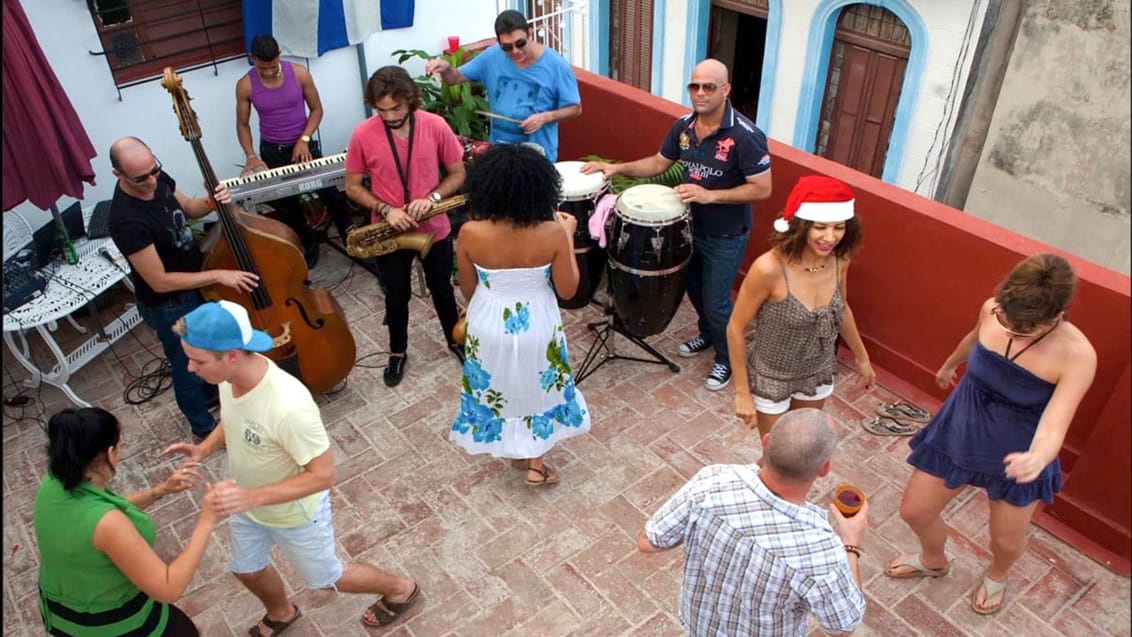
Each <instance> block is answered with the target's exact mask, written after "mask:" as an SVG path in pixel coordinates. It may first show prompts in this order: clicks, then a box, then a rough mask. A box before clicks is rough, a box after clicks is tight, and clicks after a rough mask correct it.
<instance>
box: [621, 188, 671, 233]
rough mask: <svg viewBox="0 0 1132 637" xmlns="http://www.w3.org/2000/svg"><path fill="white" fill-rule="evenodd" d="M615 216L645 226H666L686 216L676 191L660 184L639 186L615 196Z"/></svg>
mask: <svg viewBox="0 0 1132 637" xmlns="http://www.w3.org/2000/svg"><path fill="white" fill-rule="evenodd" d="M615 207H616V209H617V214H618V215H620V216H621V217H623V218H625V219H626V220H628V221H632V222H633V223H638V224H641V225H646V226H655V225H667V224H670V223H672V222H673V221H676V220H678V219H683V218H685V217H687V216H688V209H687V207H685V206H684V202H682V201H680V198H679V197H677V196H676V191H675V190H673V189H671V188H669V187H668V186H662V185H660V184H640V185H637V186H632V187H630V188H626V189H625V190H624V191H623V192H622V193H621V194H620V195H618V196H617V204H616V206H615Z"/></svg>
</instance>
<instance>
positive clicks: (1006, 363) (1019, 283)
mask: <svg viewBox="0 0 1132 637" xmlns="http://www.w3.org/2000/svg"><path fill="white" fill-rule="evenodd" d="M1076 281H1077V279H1076V276H1075V275H1074V274H1073V270H1072V269H1071V268H1070V267H1069V263H1068V262H1067V261H1066V260H1065V259H1063V258H1061V257H1058V256H1054V255H1050V254H1039V255H1035V256H1032V257H1029V258H1027V259H1025V260H1024V261H1022V262H1021V263H1019V264H1018V265H1017V266H1015V267H1014V269H1013V270H1012V271H1011V272H1010V274H1009V275H1008V276H1007V277H1006V279H1005V280H1004V281H1003V282H1002V283H1001V284H999V287H998V289H997V290H996V291H995V293H994V297H992V298H990V299H987V301H986V302H985V303H983V306H982V308H981V309H980V311H979V319H978V322H977V323H976V324H975V328H974V329H973V330H971V332H970V333H968V334H967V335H966V336H964V337H963V340H961V341H960V342H959V345H958V346H957V347H956V348H955V351H954V352H952V353H951V356H949V357H948V358H947V360H946V361H945V362H944V364H943V367H941V368H940V369H939V371H938V372H937V373H936V382H937V383H938V384H939V386H940V388H942V389H946V388H947V387H949V386H950V385H951V383H952V381H953V380H954V378H955V370H956V368H957V367H958V366H959V364H960V363H962V362H963V361H966V362H967V372H966V374H964V376H963V378H962V379H961V380H960V381H959V384H958V385H956V387H955V390H954V391H953V392H951V395H950V396H948V397H947V401H946V402H944V404H943V407H942V408H940V410H939V413H938V414H936V416H935V417H934V418H933V419H932V421H931V422H930V423H928V425H927V426H926V427H924V429H923V430H921V431H920V432H919V433H918V434H916V436H914V437H913V438H912V439H911V440H910V441H909V446H910V447H912V454H911V455H910V456H908V463H909V464H911V465H912V466H913V467H915V470H914V471H913V472H912V476H911V478H909V479H908V485H907V486H906V487H905V489H904V499H903V502H901V504H900V517H901V518H903V519H904V521H905V522H907V523H908V526H910V527H911V528H912V531H913V532H915V533H916V536H917V537H918V538H919V540H920V549H921V551H920V554H919V555H901V556H899V557H897V558H896V559H895V560H893V561H892V562H891V563H889V565H888V567H887V568H886V569H885V574H886V575H888V576H889V577H894V578H913V577H940V576H943V575H946V574H947V572H948V570H949V568H950V566H949V563H948V561H947V557H946V555H945V554H944V545H945V543H946V541H947V525H946V524H945V523H944V521H943V518H942V517H941V516H940V512H941V511H943V508H944V507H945V506H946V505H947V503H948V502H950V501H951V499H952V498H954V497H955V496H956V495H959V493H960V492H961V491H962V490H963V489H964V488H965V487H966V486H967V485H970V486H974V487H979V488H982V489H985V490H986V492H987V498H988V500H989V501H990V552H991V557H992V559H991V563H990V565H989V567H988V568H987V571H986V574H985V575H984V577H983V578H982V581H981V582H979V583H978V585H977V586H976V587H975V590H974V592H973V593H972V596H971V608H972V609H973V610H974V611H975V612H976V613H979V614H982V615H989V614H991V613H995V612H998V610H999V609H1000V608H1002V603H1003V601H1004V600H1005V594H1006V575H1007V571H1008V570H1009V569H1010V567H1011V566H1012V565H1013V564H1014V562H1015V561H1016V560H1017V559H1018V558H1019V557H1020V556H1021V555H1022V552H1023V551H1024V550H1025V548H1026V531H1027V528H1028V526H1029V524H1030V518H1031V517H1033V514H1034V509H1035V507H1036V506H1037V503H1038V501H1039V500H1041V501H1042V502H1045V503H1046V504H1051V503H1053V496H1054V494H1055V493H1057V492H1059V491H1060V490H1061V464H1060V463H1059V462H1058V459H1057V454H1058V452H1059V451H1060V450H1061V445H1062V442H1063V441H1064V440H1065V432H1066V431H1067V430H1068V429H1069V423H1070V422H1071V421H1072V420H1073V415H1074V413H1075V412H1076V411H1077V406H1078V405H1079V404H1080V402H1081V399H1082V397H1084V395H1085V392H1086V391H1087V390H1088V389H1089V385H1090V384H1092V382H1093V375H1094V373H1095V372H1096V367H1097V355H1096V352H1095V351H1094V349H1093V346H1092V345H1091V344H1090V343H1089V341H1088V339H1087V338H1085V335H1084V334H1083V333H1081V330H1079V329H1077V327H1076V326H1074V325H1073V324H1072V323H1070V322H1069V321H1068V320H1067V319H1066V317H1065V312H1066V310H1067V309H1068V307H1069V304H1070V302H1071V301H1072V299H1073V291H1074V287H1075V285H1076Z"/></svg>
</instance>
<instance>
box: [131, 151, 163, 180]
mask: <svg viewBox="0 0 1132 637" xmlns="http://www.w3.org/2000/svg"><path fill="white" fill-rule="evenodd" d="M153 161H154V162H156V165H155V166H154V167H153V170H151V171H149V172H147V173H146V174H144V175H139V176H137V177H131V176H129V175H126V179H129V180H130V181H132V182H134V183H135V184H144V183H145V180H147V179H149V178H150V177H156V176H158V175H159V174H161V160H160V159H158V158H156V157H154V158H153Z"/></svg>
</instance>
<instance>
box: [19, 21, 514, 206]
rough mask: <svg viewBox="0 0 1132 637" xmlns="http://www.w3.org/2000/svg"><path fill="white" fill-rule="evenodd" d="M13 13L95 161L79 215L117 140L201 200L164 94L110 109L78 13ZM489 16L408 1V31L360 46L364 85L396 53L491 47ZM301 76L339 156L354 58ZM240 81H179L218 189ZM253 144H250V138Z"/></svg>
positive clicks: (101, 68)
mask: <svg viewBox="0 0 1132 637" xmlns="http://www.w3.org/2000/svg"><path fill="white" fill-rule="evenodd" d="M21 5H22V6H23V8H24V11H25V12H26V13H27V16H28V20H29V21H30V22H31V26H32V28H33V29H34V31H35V34H36V37H37V38H38V39H39V43H40V46H41V47H42V48H43V52H44V54H45V55H46V56H47V60H48V62H49V63H50V64H51V66H52V68H53V69H54V70H55V74H56V75H57V76H58V78H59V81H60V83H61V84H62V85H63V88H64V90H65V91H66V92H67V96H68V97H69V98H70V100H71V103H72V105H74V107H75V111H76V112H77V113H78V115H79V119H80V120H81V121H82V123H83V126H84V127H85V128H86V132H87V135H88V136H89V137H90V140H91V142H92V143H93V144H94V147H95V149H96V150H97V151H98V156H97V157H95V158H94V160H93V161H92V164H93V166H94V169H95V172H96V174H97V177H96V183H97V185H96V186H89V185H88V186H87V187H86V190H85V192H84V196H83V201H84V205H94V203H96V202H98V201H100V200H102V199H107V198H109V197H110V196H111V194H112V193H113V189H114V184H115V179H114V176H113V174H112V173H111V168H110V161H109V159H108V158H107V151H108V150H109V148H110V145H111V144H112V143H113V142H114V140H116V139H118V138H119V137H122V136H124V135H134V136H136V137H139V138H141V139H142V140H144V141H145V142H146V143H147V144H149V145H150V147H151V148H153V151H154V153H155V154H156V155H157V157H158V158H159V159H160V160H161V162H162V164H164V166H165V170H166V171H168V172H169V174H170V175H172V176H173V178H174V179H177V180H178V187H180V188H181V189H182V190H184V191H185V192H186V193H188V194H190V195H200V194H202V191H203V179H202V178H201V174H200V170H199V168H198V167H197V164H196V162H195V161H194V159H193V153H192V148H191V147H190V146H189V143H188V142H187V141H185V139H184V138H183V137H181V134H180V130H179V129H178V126H177V118H176V116H175V115H174V114H173V109H172V104H173V102H172V99H171V97H170V95H169V93H168V92H167V91H166V90H165V89H164V88H162V87H161V84H160V82H156V81H155V82H150V83H147V84H143V85H140V86H134V87H131V88H127V89H123V91H122V99H121V101H119V99H118V92H117V91H116V90H115V88H114V81H113V78H112V76H111V74H110V69H109V67H108V65H107V63H106V61H105V59H103V58H102V57H98V56H92V55H90V54H88V51H100V50H101V49H102V44H101V42H100V41H99V39H98V34H97V32H96V31H95V28H94V24H93V22H92V20H91V16H90V13H89V12H88V11H87V8H86V3H85V2H76V1H75V0H23V2H21ZM496 13H497V11H496V7H495V0H461V2H449V1H447V0H416V20H415V23H416V26H413V27H411V28H408V29H397V30H391V31H379V32H378V33H376V34H374V35H373V36H371V37H370V38H369V39H368V40H366V42H365V43H364V47H365V59H366V66H367V69H366V72H365V75H366V77H368V76H369V74H370V73H372V72H373V71H375V70H377V69H378V68H379V67H381V66H384V65H386V64H395V63H396V60H394V59H393V58H392V57H391V56H390V53H391V52H392V51H394V50H396V49H401V48H406V49H424V50H427V51H440V50H441V49H443V48H444V47H446V46H447V36H449V35H459V36H460V40H461V42H472V41H475V40H478V39H481V38H485V37H491V36H492V35H493V30H492V24H493V22H494V20H495V15H496ZM426 17H427V19H425V18H426ZM294 61H297V62H299V63H305V62H306V61H304V60H301V59H299V60H294ZM309 68H310V70H311V74H312V75H313V76H314V80H315V84H316V85H317V86H318V89H319V94H320V96H321V98H322V104H323V109H324V116H323V120H322V125H321V127H320V135H321V140H322V148H323V152H324V153H326V154H333V153H339V152H342V151H344V150H345V148H346V143H347V141H348V139H349V136H350V132H351V131H352V130H353V128H354V126H356V125H357V124H358V123H359V122H361V121H362V120H363V119H364V118H365V110H364V106H363V104H362V88H363V81H362V71H361V69H360V68H359V56H358V52H357V50H356V48H355V47H348V48H345V49H338V50H335V51H330V52H328V53H326V54H325V55H323V56H322V57H319V58H316V59H311V60H309ZM405 68H406V69H407V70H408V71H409V74H410V75H414V76H416V75H418V74H421V73H423V72H424V62H423V61H422V60H412V61H409V62H406V63H405ZM247 71H248V65H247V62H246V61H245V60H235V61H231V62H226V63H224V64H221V65H219V66H218V67H217V73H215V74H214V71H213V68H212V67H208V68H204V69H200V70H196V71H192V72H189V73H182V74H181V77H182V80H183V82H184V88H185V90H186V91H188V93H189V96H190V97H192V100H193V102H192V103H193V107H194V109H195V111H196V114H197V118H198V119H199V121H200V126H201V131H202V133H203V137H202V141H203V145H204V148H205V152H206V153H207V154H208V158H209V160H210V161H211V163H212V167H213V170H214V171H215V172H216V175H217V177H218V178H220V179H228V178H231V177H235V176H236V175H238V174H239V168H238V167H237V164H242V163H243V161H244V153H243V152H242V151H241V149H240V145H239V143H238V142H237V141H236V103H235V92H236V81H237V80H238V79H239V78H240V76H242V75H243V74H244V73H247ZM252 117H253V124H252V128H253V131H256V130H257V128H256V124H255V123H254V118H255V115H254V112H253V115H252ZM254 138H255V140H256V143H257V144H258V141H259V135H258V132H256V133H255V134H254ZM27 152H29V153H30V152H35V149H33V148H29V149H27ZM71 202H72V200H71V199H69V198H66V197H64V198H63V199H61V200H60V201H59V208H60V209H63V208H64V207H65V206H68V205H70V204H71ZM15 209H16V210H19V211H20V212H21V213H22V214H24V216H25V217H27V218H29V220H32V223H33V225H34V224H35V223H36V221H37V220H38V221H39V223H46V221H47V220H48V219H49V215H48V213H46V212H43V211H40V210H38V209H37V208H35V207H34V206H32V205H31V204H28V203H24V204H22V205H20V206H18V207H17V208H15Z"/></svg>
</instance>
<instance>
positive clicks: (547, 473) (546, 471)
mask: <svg viewBox="0 0 1132 637" xmlns="http://www.w3.org/2000/svg"><path fill="white" fill-rule="evenodd" d="M532 471H534V472H535V473H536V474H538V476H539V479H538V480H531V472H532ZM555 482H558V472H556V471H555V470H554V469H551V468H550V467H548V466H546V463H545V462H544V463H543V464H542V467H540V468H538V469H536V468H534V467H531V466H528V467H527V486H528V487H542V486H546V485H548V484H554V483H555Z"/></svg>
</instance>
